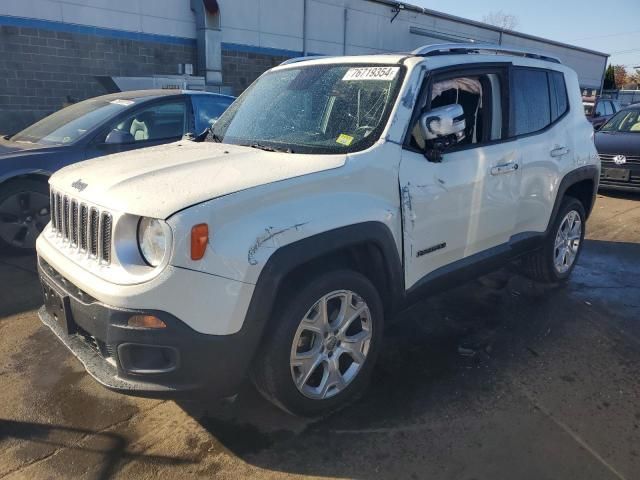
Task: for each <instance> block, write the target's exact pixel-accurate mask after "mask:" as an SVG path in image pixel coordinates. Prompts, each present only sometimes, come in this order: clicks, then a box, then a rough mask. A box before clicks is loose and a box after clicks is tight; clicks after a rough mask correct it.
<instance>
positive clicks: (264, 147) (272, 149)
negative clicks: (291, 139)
mask: <svg viewBox="0 0 640 480" xmlns="http://www.w3.org/2000/svg"><path fill="white" fill-rule="evenodd" d="M249 146H250V147H251V148H257V149H259V150H264V151H265V152H281V153H293V150H291V149H290V148H277V147H270V146H269V145H262V144H261V143H254V144H252V145H249Z"/></svg>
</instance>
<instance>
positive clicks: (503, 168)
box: [491, 162, 518, 175]
mask: <svg viewBox="0 0 640 480" xmlns="http://www.w3.org/2000/svg"><path fill="white" fill-rule="evenodd" d="M516 170H518V164H517V163H515V162H509V163H503V164H500V165H496V166H495V167H491V175H503V174H505V173H511V172H515V171H516Z"/></svg>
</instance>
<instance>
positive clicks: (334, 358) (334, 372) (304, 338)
mask: <svg viewBox="0 0 640 480" xmlns="http://www.w3.org/2000/svg"><path fill="white" fill-rule="evenodd" d="M371 338H372V321H371V312H370V311H369V307H368V306H367V304H366V302H365V301H364V300H363V299H362V298H361V297H360V296H359V295H357V294H356V293H354V292H352V291H350V290H337V291H333V292H331V293H328V294H327V295H324V296H323V297H322V298H320V299H319V300H318V301H317V302H316V303H315V304H314V305H313V306H312V307H311V308H310V309H309V311H308V312H307V314H306V315H305V316H304V317H303V318H302V320H301V322H300V325H299V326H298V329H297V331H296V334H295V336H294V338H293V344H292V346H291V355H290V367H291V376H292V378H293V381H294V383H295V385H296V387H297V389H298V391H300V393H302V394H303V395H305V396H306V397H308V398H312V399H314V400H322V399H326V398H330V397H333V396H334V395H336V394H338V393H340V392H341V391H343V390H344V389H345V388H346V387H347V386H348V385H349V384H350V383H351V382H352V381H353V380H354V379H355V378H356V376H357V375H358V373H359V372H360V371H361V369H362V366H363V365H364V363H365V361H366V359H367V355H368V353H369V347H370V343H371Z"/></svg>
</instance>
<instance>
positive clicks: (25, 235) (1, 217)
mask: <svg viewBox="0 0 640 480" xmlns="http://www.w3.org/2000/svg"><path fill="white" fill-rule="evenodd" d="M49 218H50V212H49V186H48V185H47V183H46V182H43V181H37V180H32V179H28V178H22V179H16V180H10V181H8V182H6V183H5V184H3V185H2V186H0V248H1V249H3V250H4V249H13V250H14V251H18V252H31V251H33V249H34V248H35V246H36V239H37V238H38V235H40V233H41V232H42V230H43V229H44V227H45V226H46V225H47V223H49Z"/></svg>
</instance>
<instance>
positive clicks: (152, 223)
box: [138, 217, 169, 267]
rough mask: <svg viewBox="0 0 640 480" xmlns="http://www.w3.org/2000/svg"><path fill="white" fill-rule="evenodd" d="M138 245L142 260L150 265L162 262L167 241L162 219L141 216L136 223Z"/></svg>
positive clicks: (155, 265)
mask: <svg viewBox="0 0 640 480" xmlns="http://www.w3.org/2000/svg"><path fill="white" fill-rule="evenodd" d="M138 245H139V246H140V253H142V257H143V258H144V261H145V262H147V263H148V264H149V265H151V266H152V267H157V266H158V265H160V264H161V263H162V260H163V259H164V256H165V254H166V253H167V249H168V248H169V241H168V238H167V233H166V231H165V225H164V222H163V221H162V220H157V219H155V218H146V217H143V218H141V219H140V223H139V224H138Z"/></svg>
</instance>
